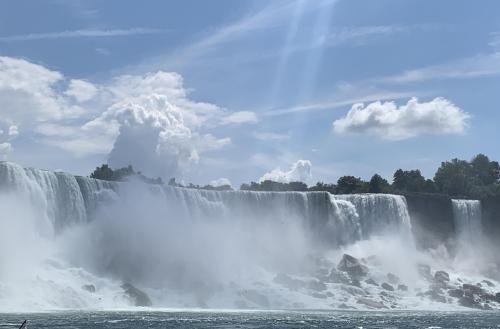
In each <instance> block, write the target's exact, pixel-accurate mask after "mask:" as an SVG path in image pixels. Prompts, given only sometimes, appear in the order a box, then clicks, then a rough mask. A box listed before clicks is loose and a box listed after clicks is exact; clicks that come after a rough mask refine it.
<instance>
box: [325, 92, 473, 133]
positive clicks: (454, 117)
mask: <svg viewBox="0 0 500 329" xmlns="http://www.w3.org/2000/svg"><path fill="white" fill-rule="evenodd" d="M469 118H470V115H469V114H468V113H466V112H465V111H463V110H462V109H460V108H459V107H457V106H456V105H454V104H453V103H451V102H450V101H449V100H447V99H444V98H440V97H439V98H435V99H433V100H432V101H430V102H422V103H420V102H419V101H418V99H416V98H412V99H410V100H409V101H408V102H407V103H406V104H404V105H401V106H397V105H396V104H395V103H394V102H380V101H377V102H373V103H370V104H368V105H366V106H365V105H364V104H362V103H359V104H354V105H353V106H352V108H351V110H350V111H349V112H348V113H347V114H346V115H345V116H344V117H342V118H340V119H338V120H335V121H334V122H333V130H334V131H335V132H336V133H338V134H348V133H353V134H369V135H373V136H377V137H380V138H383V139H388V140H403V139H408V138H411V137H416V136H419V135H424V134H460V133H463V132H464V131H465V129H466V128H467V121H468V120H469Z"/></svg>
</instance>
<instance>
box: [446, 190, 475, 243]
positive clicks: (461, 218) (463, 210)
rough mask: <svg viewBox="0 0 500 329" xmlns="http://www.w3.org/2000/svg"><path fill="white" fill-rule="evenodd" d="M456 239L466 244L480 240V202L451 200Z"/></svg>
mask: <svg viewBox="0 0 500 329" xmlns="http://www.w3.org/2000/svg"><path fill="white" fill-rule="evenodd" d="M451 202H452V205H453V218H454V222H455V231H456V232H457V234H456V235H457V238H458V239H460V240H462V241H463V242H466V243H474V242H476V243H477V242H478V241H480V240H481V236H482V225H481V201H479V200H451Z"/></svg>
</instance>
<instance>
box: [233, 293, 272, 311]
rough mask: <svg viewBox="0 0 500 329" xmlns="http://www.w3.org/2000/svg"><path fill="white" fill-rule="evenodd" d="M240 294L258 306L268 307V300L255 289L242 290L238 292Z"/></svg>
mask: <svg viewBox="0 0 500 329" xmlns="http://www.w3.org/2000/svg"><path fill="white" fill-rule="evenodd" d="M240 295H241V296H242V297H245V298H246V299H247V300H249V301H251V302H252V303H254V304H257V305H258V306H260V307H264V308H269V300H268V299H267V297H266V296H265V295H263V294H261V293H260V292H258V291H257V290H253V289H248V290H243V291H241V292H240Z"/></svg>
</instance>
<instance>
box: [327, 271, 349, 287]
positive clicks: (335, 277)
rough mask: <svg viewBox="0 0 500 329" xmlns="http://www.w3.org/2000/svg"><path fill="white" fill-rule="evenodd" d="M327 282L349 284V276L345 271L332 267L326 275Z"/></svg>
mask: <svg viewBox="0 0 500 329" xmlns="http://www.w3.org/2000/svg"><path fill="white" fill-rule="evenodd" d="M327 282H332V283H343V284H350V283H351V278H350V277H349V275H348V274H347V273H346V272H342V271H339V270H337V269H335V268H333V269H332V271H331V272H330V275H329V276H328V280H327Z"/></svg>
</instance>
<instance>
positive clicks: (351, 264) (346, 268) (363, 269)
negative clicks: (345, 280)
mask: <svg viewBox="0 0 500 329" xmlns="http://www.w3.org/2000/svg"><path fill="white" fill-rule="evenodd" d="M337 269H338V270H340V271H343V272H346V273H347V274H349V276H350V277H363V276H366V275H367V274H368V272H369V270H368V267H367V266H366V265H363V264H361V261H360V260H359V259H357V258H355V257H353V256H351V255H348V254H344V255H343V256H342V259H341V260H340V262H339V264H338V265H337Z"/></svg>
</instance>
